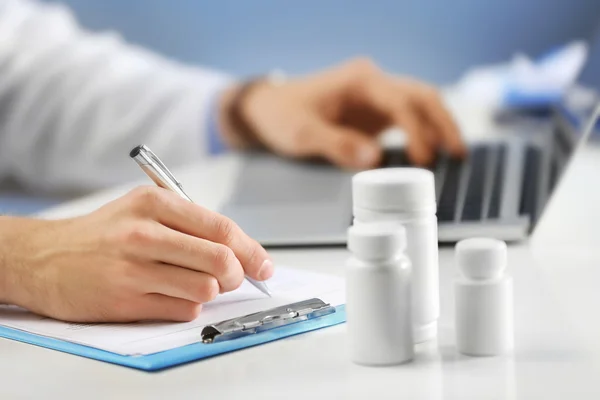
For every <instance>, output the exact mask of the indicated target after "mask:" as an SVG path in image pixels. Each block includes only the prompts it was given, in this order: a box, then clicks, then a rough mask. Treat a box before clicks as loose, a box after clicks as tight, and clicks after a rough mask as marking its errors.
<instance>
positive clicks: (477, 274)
mask: <svg viewBox="0 0 600 400" xmlns="http://www.w3.org/2000/svg"><path fill="white" fill-rule="evenodd" d="M455 251H456V261H457V263H458V268H459V269H460V271H461V273H462V274H463V275H464V276H465V277H466V278H468V279H473V280H487V279H496V278H499V277H500V276H501V275H502V273H503V272H504V269H505V268H506V243H504V242H503V241H501V240H496V239H488V238H472V239H465V240H461V241H460V242H458V243H457V244H456V249H455Z"/></svg>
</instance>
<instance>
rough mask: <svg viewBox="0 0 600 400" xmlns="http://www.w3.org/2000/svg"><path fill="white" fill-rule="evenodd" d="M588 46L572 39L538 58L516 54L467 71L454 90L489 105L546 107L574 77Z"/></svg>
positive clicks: (564, 90)
mask: <svg viewBox="0 0 600 400" xmlns="http://www.w3.org/2000/svg"><path fill="white" fill-rule="evenodd" d="M587 56H588V45H587V43H586V42H584V41H574V42H571V43H569V44H567V45H565V46H562V47H560V48H558V49H556V50H554V51H551V52H549V53H547V54H546V55H544V56H542V57H540V58H539V59H537V60H532V59H531V58H529V57H528V56H526V55H524V54H516V55H515V56H514V57H513V58H512V59H511V60H510V61H508V62H507V63H504V64H499V65H491V66H480V67H475V68H472V69H470V70H468V71H467V72H466V73H465V75H464V76H463V77H462V78H461V79H460V80H459V81H458V82H457V83H456V85H455V86H454V87H453V90H454V92H455V94H456V95H460V97H461V98H463V99H464V101H467V102H476V103H477V104H478V105H479V106H483V107H488V108H502V107H532V106H534V107H538V106H542V107H543V106H548V105H549V104H552V103H556V102H557V101H558V100H560V99H561V98H562V97H563V96H564V94H565V93H566V91H567V89H569V88H570V87H571V86H572V85H573V84H574V82H575V81H576V80H577V77H578V76H579V74H580V72H581V70H582V69H583V66H584V65H585V62H586V59H587Z"/></svg>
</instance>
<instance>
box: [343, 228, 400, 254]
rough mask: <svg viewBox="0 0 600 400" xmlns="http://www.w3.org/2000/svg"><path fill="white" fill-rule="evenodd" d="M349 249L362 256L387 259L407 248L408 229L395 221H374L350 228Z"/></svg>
mask: <svg viewBox="0 0 600 400" xmlns="http://www.w3.org/2000/svg"><path fill="white" fill-rule="evenodd" d="M348 249H349V250H350V251H351V252H352V253H354V254H356V255H357V256H358V257H360V258H365V259H385V258H391V257H394V256H395V255H396V254H398V253H399V252H401V251H404V249H406V229H405V228H404V227H403V226H402V225H400V224H399V223H395V222H373V223H367V224H360V225H353V226H351V227H350V228H348Z"/></svg>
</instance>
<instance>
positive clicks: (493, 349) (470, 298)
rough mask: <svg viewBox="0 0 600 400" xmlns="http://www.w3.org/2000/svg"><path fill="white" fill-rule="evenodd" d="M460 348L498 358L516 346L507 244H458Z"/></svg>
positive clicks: (468, 241)
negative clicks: (507, 273) (507, 269)
mask: <svg viewBox="0 0 600 400" xmlns="http://www.w3.org/2000/svg"><path fill="white" fill-rule="evenodd" d="M455 251H456V261H457V264H458V268H459V271H460V275H459V277H458V279H457V280H456V281H455V285H454V290H455V317H456V321H455V326H456V346H457V349H458V351H459V352H461V353H463V354H466V355H471V356H495V355H500V354H504V353H507V352H510V351H511V350H512V348H513V345H514V332H513V313H514V311H513V287H512V278H511V277H510V276H507V275H506V274H505V269H506V259H507V255H506V243H504V242H503V241H500V240H495V239H488V238H472V239H465V240H462V241H460V242H458V243H457V245H456V248H455Z"/></svg>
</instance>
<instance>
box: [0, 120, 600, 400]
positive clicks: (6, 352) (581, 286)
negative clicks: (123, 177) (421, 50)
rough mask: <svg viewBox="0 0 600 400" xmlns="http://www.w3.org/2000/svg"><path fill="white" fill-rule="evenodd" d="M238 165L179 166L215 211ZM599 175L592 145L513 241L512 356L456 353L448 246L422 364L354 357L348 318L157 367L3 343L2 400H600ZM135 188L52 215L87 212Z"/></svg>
mask: <svg viewBox="0 0 600 400" xmlns="http://www.w3.org/2000/svg"><path fill="white" fill-rule="evenodd" d="M463 115H464V114H463ZM470 121H471V122H473V123H472V124H471V125H469V127H467V128H465V129H467V130H468V129H471V130H472V131H473V132H475V131H476V130H477V129H478V128H477V127H476V124H474V123H475V122H477V121H474V119H473V118H471V120H470ZM463 126H464V125H463ZM236 166H237V159H236V157H235V156H226V157H223V158H220V159H217V160H212V161H206V162H204V163H200V164H198V165H194V166H191V167H189V168H186V169H184V170H180V171H176V173H177V176H178V177H179V178H180V180H181V181H182V182H183V184H184V185H185V187H186V188H187V189H188V191H189V192H190V194H191V196H192V197H193V198H194V199H195V200H196V201H198V202H202V203H203V204H204V205H206V206H208V207H215V208H216V207H217V206H218V205H219V204H220V202H221V201H222V199H223V198H224V197H225V196H226V195H227V193H228V192H229V190H230V189H231V182H232V179H231V177H232V176H233V174H234V173H235V170H236ZM599 172H600V147H597V146H587V147H586V148H585V150H584V151H583V152H582V153H581V154H580V156H579V157H578V158H577V159H576V160H575V163H574V164H573V165H572V168H571V169H570V170H569V171H568V174H567V176H565V179H564V180H563V184H562V187H561V189H560V191H559V192H558V195H557V196H556V197H555V198H554V199H553V201H552V203H551V205H550V208H549V209H548V212H547V214H546V215H545V217H544V219H543V220H542V222H541V224H540V226H539V230H538V231H537V232H536V234H535V235H534V237H533V238H532V239H531V240H530V241H528V242H527V243H522V244H519V245H513V246H511V247H510V249H509V260H510V273H511V274H512V275H513V276H514V277H515V303H516V321H515V322H516V350H515V352H514V354H513V355H511V356H508V357H499V358H469V357H464V356H460V355H458V354H457V353H456V351H455V349H454V346H453V344H454V339H453V324H452V320H453V310H452V307H451V305H452V300H453V299H452V296H453V295H452V285H451V282H452V277H453V275H454V273H455V266H454V262H453V257H452V255H453V254H452V248H442V249H441V250H440V271H441V273H440V276H441V306H442V308H441V319H440V332H439V338H438V340H437V341H436V342H431V343H428V344H425V345H421V346H419V347H418V349H417V356H416V359H415V361H414V362H413V363H411V364H407V365H403V366H399V367H392V368H367V367H360V366H357V365H354V364H352V363H350V362H349V361H348V359H347V357H346V352H345V335H344V331H345V325H340V326H337V327H332V328H327V329H324V330H320V331H317V332H312V333H308V334H304V335H300V336H296V337H292V338H288V339H285V340H280V341H277V342H273V343H270V344H267V345H263V346H259V347H255V348H250V349H246V350H242V351H238V352H235V353H230V354H226V355H223V356H219V357H216V358H213V359H208V360H204V361H199V362H194V363H190V364H187V365H184V366H180V367H176V368H172V369H169V370H166V371H162V372H158V373H146V372H140V371H136V370H131V369H127V368H124V367H120V366H115V365H111V364H107V363H102V362H99V361H94V360H90V359H86V358H82V357H77V356H73V355H69V354H64V353H60V352H58V351H53V350H47V349H43V348H39V347H35V346H31V345H27V344H23V343H18V342H14V341H9V340H5V339H0V398H1V399H15V398H17V399H20V398H61V399H66V398H69V399H70V398H78V399H79V398H85V399H91V398H126V399H137V398H140V399H141V398H143V399H154V398H217V399H218V398H259V399H266V398H286V399H292V398H305V397H312V398H358V399H362V398H404V399H505V398H507V399H514V398H519V399H546V400H547V399H565V398H573V399H592V398H594V399H597V398H600V379H598V377H599V376H600V313H599V312H598V307H599V306H600V290H598V287H599V284H598V282H600V235H598V233H597V229H598V228H597V227H598V226H600V185H598V182H599V180H598V174H599ZM141 178H142V180H141V181H142V182H146V180H145V179H144V178H143V177H141ZM130 187H131V185H128V186H127V187H122V188H118V189H115V190H110V191H107V192H104V193H100V194H98V195H96V196H91V197H88V198H85V199H82V200H79V201H75V202H73V203H70V204H68V205H65V206H61V207H58V208H55V209H53V210H50V211H49V212H47V213H46V214H45V215H46V216H48V217H61V216H70V215H74V214H80V213H85V212H88V211H90V210H92V209H94V208H96V207H97V206H99V205H100V204H102V203H104V202H105V201H107V200H110V199H113V198H116V197H117V196H119V195H120V194H122V193H125V192H126V191H127V190H128V189H129V188H130ZM207 188H210V190H208V189H207ZM272 254H273V257H274V259H275V261H276V263H281V264H287V265H291V266H294V267H298V268H306V269H311V270H316V271H324V272H328V273H333V274H339V275H343V265H344V261H345V259H346V257H347V253H346V251H345V250H344V249H320V250H306V249H304V250H279V251H274V252H272Z"/></svg>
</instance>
